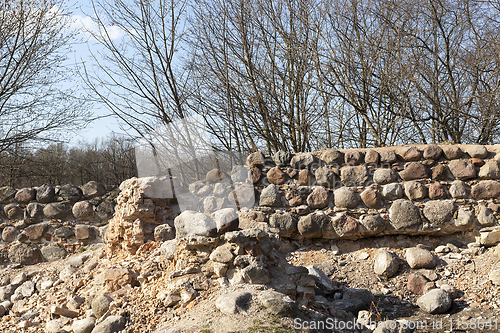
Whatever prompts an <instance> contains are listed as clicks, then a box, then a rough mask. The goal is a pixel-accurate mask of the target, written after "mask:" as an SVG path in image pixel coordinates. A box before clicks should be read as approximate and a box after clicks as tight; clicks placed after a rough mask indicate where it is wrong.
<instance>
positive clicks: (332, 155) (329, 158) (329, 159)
mask: <svg viewBox="0 0 500 333" xmlns="http://www.w3.org/2000/svg"><path fill="white" fill-rule="evenodd" d="M321 159H322V160H323V161H324V162H325V163H326V164H328V165H332V164H339V165H340V164H342V162H343V161H344V155H343V154H342V153H341V152H340V151H338V150H336V149H327V150H325V151H324V152H323V153H322V154H321Z"/></svg>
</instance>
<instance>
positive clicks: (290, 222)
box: [269, 213, 297, 237]
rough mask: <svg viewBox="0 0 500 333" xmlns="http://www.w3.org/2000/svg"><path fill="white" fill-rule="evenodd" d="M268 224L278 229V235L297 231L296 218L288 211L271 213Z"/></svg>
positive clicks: (286, 235)
mask: <svg viewBox="0 0 500 333" xmlns="http://www.w3.org/2000/svg"><path fill="white" fill-rule="evenodd" d="M269 225H270V226H271V227H272V228H276V229H278V230H279V231H280V235H281V236H284V237H288V236H291V235H293V234H294V233H296V232H297V219H296V218H295V217H294V216H293V215H292V214H290V213H282V214H278V213H276V214H273V215H271V216H270V217H269Z"/></svg>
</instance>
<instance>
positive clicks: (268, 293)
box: [257, 290, 299, 317]
mask: <svg viewBox="0 0 500 333" xmlns="http://www.w3.org/2000/svg"><path fill="white" fill-rule="evenodd" d="M257 302H259V303H260V304H261V305H263V306H264V307H265V308H266V309H267V310H268V311H269V312H271V313H272V314H275V315H279V316H284V317H291V316H294V315H295V314H296V313H297V312H298V310H299V307H298V305H297V303H296V302H295V301H294V300H292V299H291V298H290V296H287V295H284V294H282V293H279V292H277V291H274V290H263V291H262V292H260V293H259V295H258V296H257Z"/></svg>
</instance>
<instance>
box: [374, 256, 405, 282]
mask: <svg viewBox="0 0 500 333" xmlns="http://www.w3.org/2000/svg"><path fill="white" fill-rule="evenodd" d="M398 269H399V258H398V257H397V256H396V254H394V252H392V251H387V250H384V249H379V250H378V251H377V254H376V255H375V258H374V260H373V270H374V271H375V274H377V275H380V276H383V277H385V278H390V277H393V276H394V274H396V272H397V271H398Z"/></svg>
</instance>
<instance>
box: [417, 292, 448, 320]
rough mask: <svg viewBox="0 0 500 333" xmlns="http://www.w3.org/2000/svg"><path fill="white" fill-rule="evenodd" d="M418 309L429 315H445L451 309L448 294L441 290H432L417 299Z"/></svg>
mask: <svg viewBox="0 0 500 333" xmlns="http://www.w3.org/2000/svg"><path fill="white" fill-rule="evenodd" d="M417 305H418V307H419V308H420V309H421V310H422V311H424V312H427V313H430V314H439V313H445V312H446V311H448V310H449V309H450V307H451V299H450V296H449V295H448V293H447V292H446V291H444V290H442V289H433V290H431V291H429V292H428V293H427V294H425V295H423V296H420V297H419V298H418V299H417Z"/></svg>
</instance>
